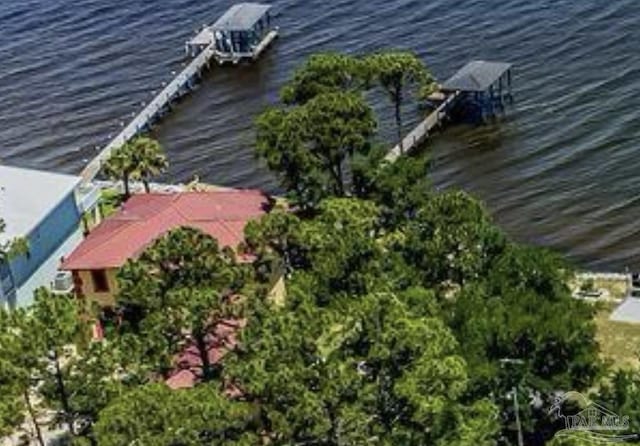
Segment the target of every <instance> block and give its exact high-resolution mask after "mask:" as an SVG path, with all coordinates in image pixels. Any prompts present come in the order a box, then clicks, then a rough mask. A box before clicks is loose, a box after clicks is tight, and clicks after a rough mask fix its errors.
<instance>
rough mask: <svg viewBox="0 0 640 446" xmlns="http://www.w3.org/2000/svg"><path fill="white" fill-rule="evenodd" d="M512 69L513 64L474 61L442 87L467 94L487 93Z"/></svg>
mask: <svg viewBox="0 0 640 446" xmlns="http://www.w3.org/2000/svg"><path fill="white" fill-rule="evenodd" d="M510 69H511V64H509V63H504V62H486V61H484V60H474V61H472V62H469V63H468V64H466V65H465V66H464V67H462V68H461V69H460V71H458V72H457V73H456V74H454V75H453V76H452V77H451V78H449V79H448V80H447V81H446V82H445V83H444V84H443V85H442V89H443V90H448V91H455V90H458V91H466V92H482V91H487V90H488V89H489V87H491V86H492V85H493V84H495V83H496V82H497V81H498V80H499V79H500V78H501V77H502V76H503V75H504V74H505V73H506V72H508V71H509V70H510Z"/></svg>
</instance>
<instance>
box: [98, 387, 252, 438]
mask: <svg viewBox="0 0 640 446" xmlns="http://www.w3.org/2000/svg"><path fill="white" fill-rule="evenodd" d="M255 418H256V415H255V413H254V407H253V406H252V405H249V404H247V403H243V402H237V401H231V400H229V399H228V398H227V397H226V396H224V395H223V394H221V393H220V392H219V390H217V389H216V387H215V386H211V385H203V386H198V387H196V388H194V389H187V390H178V391H174V390H171V389H169V388H168V387H167V386H165V385H163V384H148V385H145V386H142V387H140V388H138V389H135V390H133V391H131V392H129V393H126V394H124V395H122V396H121V397H119V398H117V399H115V400H114V401H113V403H112V404H111V406H109V407H108V408H107V409H105V410H104V411H103V413H102V414H101V418H100V421H99V422H98V423H97V424H96V426H95V432H96V439H97V442H98V444H99V445H100V446H122V445H125V444H130V445H133V444H136V445H140V446H177V445H180V446H205V445H208V446H216V445H220V446H223V445H237V446H249V445H255V444H259V437H258V435H257V434H256V433H255V429H254V428H253V427H252V426H253V425H254V424H255V423H256V421H255Z"/></svg>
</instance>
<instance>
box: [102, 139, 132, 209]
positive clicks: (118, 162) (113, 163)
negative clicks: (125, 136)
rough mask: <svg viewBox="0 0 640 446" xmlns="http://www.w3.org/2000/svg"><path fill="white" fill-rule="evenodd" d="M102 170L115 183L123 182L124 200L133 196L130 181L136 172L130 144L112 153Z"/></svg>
mask: <svg viewBox="0 0 640 446" xmlns="http://www.w3.org/2000/svg"><path fill="white" fill-rule="evenodd" d="M102 169H103V171H104V173H105V175H107V176H108V177H109V178H111V179H112V180H114V181H117V180H122V184H123V185H124V199H125V200H126V199H127V198H129V197H130V196H131V192H130V189H129V181H130V180H131V176H132V175H133V174H134V172H135V161H134V159H133V151H132V146H131V144H130V143H126V144H123V145H122V146H120V147H118V148H116V149H114V150H113V152H111V156H110V157H109V159H107V161H106V162H105V163H104V164H103V166H102Z"/></svg>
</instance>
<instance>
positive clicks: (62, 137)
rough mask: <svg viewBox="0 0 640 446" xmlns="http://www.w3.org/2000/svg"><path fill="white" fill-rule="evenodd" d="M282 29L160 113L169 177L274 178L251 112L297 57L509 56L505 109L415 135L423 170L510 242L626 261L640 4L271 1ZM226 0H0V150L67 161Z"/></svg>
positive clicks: (7, 156)
mask: <svg viewBox="0 0 640 446" xmlns="http://www.w3.org/2000/svg"><path fill="white" fill-rule="evenodd" d="M272 3H273V4H274V6H275V16H276V20H277V22H278V24H279V25H280V26H281V31H282V33H281V39H280V40H279V41H277V42H276V44H275V46H274V47H273V48H271V49H270V50H269V51H268V52H267V53H266V54H265V56H264V57H263V58H262V59H261V60H260V61H259V62H258V63H256V64H254V65H251V66H240V67H228V68H214V69H213V70H212V71H210V72H208V73H207V75H206V77H205V79H204V81H203V82H202V84H201V86H200V88H199V89H198V91H197V92H196V93H195V94H193V95H191V96H190V97H188V98H187V99H185V100H184V101H182V102H181V103H180V104H179V105H178V107H176V109H175V110H174V112H173V113H172V114H171V115H170V116H168V117H167V118H166V119H165V120H163V121H162V123H161V125H160V126H159V127H158V129H157V131H156V132H157V133H156V136H157V137H158V138H159V139H160V141H161V143H162V144H163V145H164V147H165V149H166V151H167V153H168V156H169V159H170V163H171V168H170V172H169V173H168V174H167V175H166V178H165V179H167V180H171V181H174V180H175V181H185V180H189V179H190V178H192V177H193V175H194V174H195V175H198V176H199V177H200V178H201V179H202V180H206V181H208V182H212V183H217V184H224V185H228V186H238V187H262V188H265V189H267V190H270V191H274V190H276V184H275V182H274V180H273V178H272V177H271V175H270V174H269V172H267V170H266V169H265V168H264V167H261V166H260V165H259V163H258V162H257V161H256V159H255V158H254V154H253V139H254V135H253V130H252V125H253V119H254V118H255V116H256V115H257V114H258V113H259V112H260V111H261V110H263V109H264V107H265V106H266V105H268V104H270V103H273V102H274V101H276V99H277V94H278V90H279V88H280V87H281V86H282V84H283V83H284V82H285V81H286V79H287V78H288V77H289V76H290V74H291V72H292V70H293V69H294V68H295V67H296V66H297V65H298V64H300V63H301V62H302V61H303V60H304V59H305V57H306V56H307V55H309V54H311V53H313V52H317V51H324V50H337V51H347V52H353V53H364V52H368V51H374V50H377V49H385V48H404V49H410V50H413V51H415V52H416V53H418V54H419V55H420V56H421V57H422V58H423V59H424V60H425V61H426V63H427V64H428V66H429V67H430V68H431V70H432V71H433V73H434V74H435V75H436V76H437V77H438V78H439V79H444V78H446V77H448V76H449V75H451V74H453V73H454V72H455V71H456V70H457V69H458V68H460V67H461V66H462V65H464V64H465V63H466V62H467V61H468V60H471V59H487V60H501V61H508V62H512V63H514V64H515V66H516V69H515V77H514V81H515V84H514V86H515V88H514V92H515V100H516V101H515V104H514V106H513V107H512V108H511V109H510V110H509V111H508V116H507V118H506V119H504V120H502V121H501V122H500V123H498V124H496V125H491V126H485V127H467V126H455V127H450V128H448V129H447V130H446V131H445V132H444V133H443V134H442V135H439V136H438V137H437V138H436V139H434V140H433V142H432V143H431V144H430V147H429V156H431V157H432V159H433V165H434V171H433V173H432V178H433V182H434V184H435V185H436V186H437V187H440V188H445V187H460V188H463V189H465V190H467V191H469V192H471V193H473V194H474V195H476V196H477V197H479V198H481V199H482V200H484V202H485V203H486V204H487V206H488V208H489V209H490V210H491V212H492V214H493V215H494V217H495V219H496V220H497V221H498V223H499V224H501V225H502V226H503V227H504V228H505V229H506V230H507V232H508V233H509V234H510V235H511V236H512V237H514V238H516V239H518V240H522V241H527V242H532V243H536V244H539V245H545V246H549V247H552V248H554V249H556V250H558V251H560V252H562V253H564V254H566V255H568V256H569V257H570V258H572V259H573V260H575V261H576V262H577V263H578V264H579V265H581V266H585V267H591V268H598V269H610V270H620V269H623V268H625V267H627V266H628V267H630V268H638V267H640V262H639V261H638V256H637V254H638V253H639V252H640V248H639V247H638V245H636V243H637V241H638V240H640V225H638V224H637V223H636V217H637V216H638V215H640V197H639V195H638V194H639V192H640V175H637V171H638V167H637V158H636V154H637V153H638V151H639V149H638V147H637V145H636V141H637V140H638V139H639V137H640V95H638V94H636V92H637V91H638V90H640V57H637V55H638V50H637V42H639V41H640V26H638V24H639V22H640V3H639V2H636V1H634V0H617V1H615V2H603V1H598V0H583V1H582V0H581V1H576V0H553V1H552V0H540V1H536V2H531V1H526V0H501V1H498V0H460V1H456V0H430V1H418V0H399V1H390V0H366V1H365V0H348V1H347V0H322V1H321V0H282V1H280V0H274V1H273V2H272ZM231 4H232V3H231V2H229V1H218V0H162V1H149V0H128V1H122V0H3V1H2V4H1V5H0V61H2V63H1V65H0V99H1V101H2V106H1V107H0V160H2V162H4V163H7V164H14V165H20V166H26V167H34V168H40V169H50V170H59V171H63V172H69V173H77V172H79V171H80V170H81V168H82V166H83V164H84V163H85V162H86V161H87V160H88V159H89V158H90V157H92V155H93V154H94V153H95V151H96V147H100V146H102V145H104V144H105V143H106V141H107V140H108V138H109V136H113V135H115V134H116V133H117V131H118V129H119V128H120V126H121V125H122V124H123V123H124V122H126V121H128V120H129V119H130V118H131V117H132V115H133V114H134V113H135V112H137V111H138V110H140V108H141V105H142V103H143V102H148V101H149V100H150V99H151V98H152V94H153V92H154V91H156V92H157V91H158V90H159V89H160V88H161V87H162V83H163V82H168V81H169V80H170V79H171V78H172V76H173V74H174V73H175V72H176V71H179V70H180V69H181V68H182V67H183V66H184V64H185V60H184V58H183V42H184V41H185V40H187V39H188V38H189V37H190V35H192V33H193V31H194V30H195V29H196V28H198V27H200V26H201V25H202V24H204V23H210V22H212V21H214V20H215V18H217V17H218V16H219V15H221V14H222V12H224V11H225V10H226V9H227V8H228V7H229V6H230V5H231Z"/></svg>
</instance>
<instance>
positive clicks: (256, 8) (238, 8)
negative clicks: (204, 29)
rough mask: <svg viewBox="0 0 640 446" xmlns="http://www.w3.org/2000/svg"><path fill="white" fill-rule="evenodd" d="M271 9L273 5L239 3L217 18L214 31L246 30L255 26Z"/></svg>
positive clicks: (213, 27)
mask: <svg viewBox="0 0 640 446" xmlns="http://www.w3.org/2000/svg"><path fill="white" fill-rule="evenodd" d="M269 9H271V5H266V4H261V3H238V4H236V5H233V6H232V7H231V8H229V9H228V10H227V12H225V13H224V14H223V15H222V17H220V18H219V19H218V20H216V23H214V24H213V26H212V27H211V28H212V29H213V30H214V31H246V30H249V29H251V28H253V27H254V25H255V24H256V23H258V21H259V20H260V19H261V18H262V17H264V15H265V14H266V13H267V11H269Z"/></svg>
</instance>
